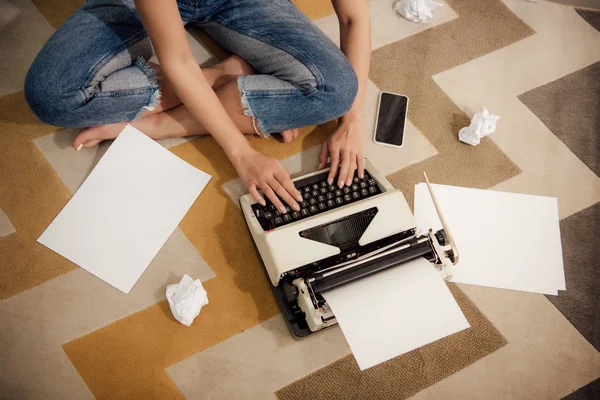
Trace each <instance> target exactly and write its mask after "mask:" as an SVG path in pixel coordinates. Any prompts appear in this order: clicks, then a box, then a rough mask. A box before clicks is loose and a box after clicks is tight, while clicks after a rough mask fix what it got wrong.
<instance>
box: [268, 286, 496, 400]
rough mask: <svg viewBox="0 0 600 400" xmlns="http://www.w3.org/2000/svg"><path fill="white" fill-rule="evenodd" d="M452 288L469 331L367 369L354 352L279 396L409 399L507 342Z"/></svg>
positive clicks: (290, 399)
mask: <svg viewBox="0 0 600 400" xmlns="http://www.w3.org/2000/svg"><path fill="white" fill-rule="evenodd" d="M449 288H450V291H451V292H452V294H453V295H454V298H455V299H456V301H457V303H458V305H459V306H460V308H461V310H462V311H463V313H464V314H465V317H466V318H467V320H468V321H469V324H470V325H471V327H470V328H469V329H466V330H464V331H461V332H458V333H456V334H454V335H450V336H448V337H446V338H444V339H442V340H438V341H437V342H433V343H430V344H428V345H426V346H424V347H421V348H418V349H416V350H413V351H411V352H409V353H406V354H403V355H401V356H399V357H396V358H394V359H392V360H390V361H387V362H385V363H383V364H380V365H377V366H375V367H373V368H370V369H368V370H366V371H362V372H361V371H360V369H359V368H358V364H357V363H356V360H355V359H354V356H352V355H349V356H347V357H344V358H342V359H341V360H339V361H336V362H335V363H333V364H331V365H329V366H327V367H325V368H323V369H321V370H319V371H317V372H315V373H313V374H311V375H309V376H307V377H305V378H303V379H300V380H299V381H296V382H294V383H292V384H291V385H289V386H287V387H285V388H282V389H281V390H279V391H277V396H278V397H279V399H281V400H301V399H313V400H334V399H339V400H343V399H356V400H359V399H365V400H377V399H382V400H383V399H395V400H401V399H406V398H408V397H410V396H412V395H414V394H415V393H417V392H419V391H420V390H422V389H424V388H426V387H427V386H430V385H432V384H434V383H436V382H438V381H439V380H442V379H444V378H445V377H447V376H450V375H452V374H453V373H455V372H457V371H459V370H461V369H463V368H464V367H466V366H467V365H469V364H472V363H473V362H475V361H477V360H479V359H480V358H482V357H484V356H486V355H488V354H489V353H491V352H493V351H495V350H497V349H499V348H500V347H502V346H504V345H505V344H506V341H505V340H504V338H503V337H502V335H501V334H500V332H498V330H497V329H496V328H494V326H493V325H492V324H491V323H490V321H488V320H487V319H486V318H485V316H484V315H483V314H482V313H481V312H480V311H479V310H478V309H477V307H475V305H474V304H473V303H472V302H471V301H470V300H469V299H468V297H467V296H465V294H464V293H463V292H462V291H461V290H460V289H458V287H456V285H453V284H450V285H449ZM390 317H391V318H393V316H390Z"/></svg>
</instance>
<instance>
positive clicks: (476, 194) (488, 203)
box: [415, 183, 566, 295]
mask: <svg viewBox="0 0 600 400" xmlns="http://www.w3.org/2000/svg"><path fill="white" fill-rule="evenodd" d="M432 188H433V191H434V193H435V197H436V198H437V200H438V203H439V205H440V209H441V211H442V214H443V215H444V218H445V219H446V223H447V224H448V228H449V229H450V231H451V232H452V236H453V237H454V241H455V242H456V246H457V247H458V252H459V254H460V258H459V261H458V264H457V265H456V266H455V267H454V274H453V276H452V279H451V280H452V282H458V283H468V284H472V285H482V286H491V287H497V288H503V289H513V290H523V291H528V292H536V293H544V294H553V295H557V294H558V290H565V289H566V287H565V272H564V267H563V257H562V247H561V241H560V227H559V219H558V201H557V199H556V198H555V197H544V196H532V195H527V194H519V193H506V192H497V191H493V190H481V189H471V188H464V187H456V186H446V185H432ZM415 218H416V220H417V228H418V229H419V230H421V231H422V232H426V231H427V230H428V229H430V228H432V229H433V230H434V231H435V230H437V229H440V228H441V227H442V225H441V223H440V222H439V219H438V217H437V214H436V212H435V208H434V205H433V201H432V200H431V196H430V195H429V191H428V190H427V186H426V185H425V184H424V183H421V184H418V185H416V186H415Z"/></svg>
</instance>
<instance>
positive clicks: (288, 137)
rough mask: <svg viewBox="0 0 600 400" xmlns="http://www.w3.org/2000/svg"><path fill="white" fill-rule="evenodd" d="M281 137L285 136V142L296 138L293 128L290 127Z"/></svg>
mask: <svg viewBox="0 0 600 400" xmlns="http://www.w3.org/2000/svg"><path fill="white" fill-rule="evenodd" d="M281 137H283V141H284V142H286V143H290V142H291V141H292V140H294V131H293V129H288V130H287V131H283V132H281Z"/></svg>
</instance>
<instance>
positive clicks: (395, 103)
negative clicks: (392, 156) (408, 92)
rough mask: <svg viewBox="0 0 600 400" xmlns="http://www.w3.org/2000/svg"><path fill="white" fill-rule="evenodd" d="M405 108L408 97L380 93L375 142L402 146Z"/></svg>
mask: <svg viewBox="0 0 600 400" xmlns="http://www.w3.org/2000/svg"><path fill="white" fill-rule="evenodd" d="M407 106H408V97H406V96H400V95H398V94H391V93H381V97H380V101H379V115H378V116H377V127H376V128H375V141H377V142H381V143H387V144H391V145H393V146H401V145H402V141H403V140H404V124H405V122H406V110H407Z"/></svg>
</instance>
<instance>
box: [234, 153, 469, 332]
mask: <svg viewBox="0 0 600 400" xmlns="http://www.w3.org/2000/svg"><path fill="white" fill-rule="evenodd" d="M364 165H365V173H364V177H363V178H362V179H361V178H359V177H358V176H357V175H356V174H355V176H354V178H353V181H352V184H351V185H350V186H344V187H343V188H339V187H338V186H337V185H329V184H328V183H327V177H328V175H329V168H326V169H323V170H320V171H317V172H314V173H311V174H308V175H304V176H301V177H298V178H295V179H293V180H292V181H293V182H294V185H295V186H296V188H297V189H298V190H299V191H300V193H301V194H302V198H303V201H302V202H301V204H300V207H301V210H300V211H293V210H292V209H291V208H288V212H287V213H283V214H282V213H280V212H279V211H278V210H277V208H276V207H275V206H274V205H273V204H271V203H270V202H269V201H268V200H267V204H266V205H265V206H262V205H260V204H258V203H257V202H256V201H255V200H254V199H253V197H252V196H251V195H250V194H246V195H244V196H242V198H241V199H240V206H241V209H242V212H243V214H244V217H245V220H246V224H247V225H248V229H249V231H250V234H251V235H252V239H253V240H254V244H255V246H256V249H257V251H258V253H259V256H260V259H261V262H262V264H263V267H264V269H265V271H266V273H267V275H268V277H269V279H270V281H271V286H272V289H273V293H274V295H275V298H276V299H277V303H278V304H279V307H280V309H281V313H282V315H283V317H284V319H285V320H286V323H287V325H288V327H289V329H290V331H291V333H292V335H294V336H295V337H298V338H300V337H304V336H307V335H309V334H312V333H314V332H317V331H319V330H321V329H324V328H327V327H329V326H332V325H334V324H336V323H337V321H336V319H335V315H334V314H333V312H332V310H331V308H330V307H329V306H328V305H327V302H326V300H325V299H324V297H323V295H322V294H323V293H324V292H326V291H328V290H332V289H335V288H337V287H339V286H340V285H344V284H347V283H349V282H353V281H355V280H357V279H361V278H364V277H367V276H369V275H371V274H375V273H377V272H379V271H382V270H385V269H387V268H401V265H402V264H403V263H405V262H407V261H410V260H413V259H415V258H417V257H425V258H426V259H427V260H428V261H430V262H431V263H432V264H433V265H434V266H435V267H436V268H437V270H438V271H439V273H440V275H441V276H442V278H444V279H448V278H449V277H451V276H452V267H453V265H454V264H456V263H457V261H458V251H457V249H456V246H455V244H454V241H453V240H452V237H451V235H450V233H449V231H448V228H447V226H446V223H445V221H444V219H443V216H442V215H441V213H440V211H439V208H438V205H437V201H436V200H435V196H434V195H433V193H432V192H431V194H432V198H433V200H434V204H435V206H436V209H437V211H438V216H439V217H440V220H441V222H442V226H443V227H444V229H442V230H439V231H437V232H433V231H431V230H429V231H428V232H418V231H417V227H416V222H415V218H414V216H413V214H412V213H411V211H410V208H409V207H408V204H407V202H406V199H405V198H404V195H403V194H402V193H401V192H400V191H398V190H396V189H395V188H394V187H393V186H392V185H391V184H390V183H389V182H388V181H387V180H386V178H385V176H383V175H382V174H381V173H380V172H379V171H377V169H376V168H375V167H374V166H373V165H372V164H371V163H370V162H369V160H367V159H365V163H364ZM425 179H426V180H427V176H426V175H425ZM427 184H428V185H429V182H428V181H427ZM429 188H430V191H431V187H430V186H429Z"/></svg>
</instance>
